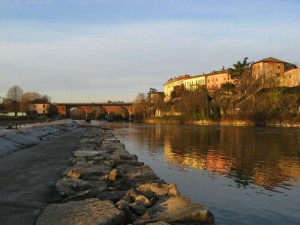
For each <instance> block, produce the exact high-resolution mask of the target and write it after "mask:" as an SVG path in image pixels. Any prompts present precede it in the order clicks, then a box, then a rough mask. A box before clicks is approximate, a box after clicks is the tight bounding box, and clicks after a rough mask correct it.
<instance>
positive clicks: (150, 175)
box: [117, 164, 159, 189]
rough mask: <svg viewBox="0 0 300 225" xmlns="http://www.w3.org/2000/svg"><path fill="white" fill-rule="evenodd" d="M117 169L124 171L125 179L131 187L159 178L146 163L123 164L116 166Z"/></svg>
mask: <svg viewBox="0 0 300 225" xmlns="http://www.w3.org/2000/svg"><path fill="white" fill-rule="evenodd" d="M117 169H119V170H120V171H121V172H123V173H124V175H125V176H126V180H127V182H128V183H129V184H130V186H131V187H136V186H139V185H141V184H144V183H148V182H154V181H156V180H158V179H159V178H158V177H157V176H156V174H155V173H154V172H153V170H152V169H151V168H150V167H149V166H146V165H143V166H134V165H130V164H123V165H120V166H117ZM128 189H129V188H128Z"/></svg>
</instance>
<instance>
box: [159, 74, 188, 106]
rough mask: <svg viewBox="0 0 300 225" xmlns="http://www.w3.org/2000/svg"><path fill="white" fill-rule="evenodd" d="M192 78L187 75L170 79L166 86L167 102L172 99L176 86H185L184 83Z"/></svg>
mask: <svg viewBox="0 0 300 225" xmlns="http://www.w3.org/2000/svg"><path fill="white" fill-rule="evenodd" d="M190 77H191V76H190V75H188V74H185V75H182V76H179V77H174V78H171V79H169V80H168V81H167V82H166V83H165V84H164V93H165V101H169V100H170V99H171V93H172V91H173V90H174V88H175V87H176V86H182V85H184V81H185V80H186V79H187V78H190Z"/></svg>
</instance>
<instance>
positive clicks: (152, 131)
mask: <svg viewBox="0 0 300 225" xmlns="http://www.w3.org/2000/svg"><path fill="white" fill-rule="evenodd" d="M107 126H111V127H112V128H116V129H114V130H113V132H114V133H115V135H116V136H117V137H118V138H120V139H121V141H122V142H124V143H125V145H126V148H127V150H128V151H130V153H133V154H136V155H138V157H139V160H140V161H143V162H145V163H146V164H148V165H150V167H151V168H152V169H153V170H154V171H155V172H156V173H157V174H158V176H160V177H161V178H163V179H165V180H166V181H167V182H170V183H175V184H176V185H177V186H178V188H179V190H180V192H181V193H182V194H183V195H186V196H188V197H190V198H191V199H192V200H193V201H196V202H198V203H203V204H205V205H206V206H208V207H209V208H210V209H211V210H212V212H213V213H214V215H215V219H216V224H220V225H221V224H222V225H230V224H240V225H251V224H264V225H274V224H291V225H294V224H299V221H300V215H299V208H300V202H299V197H300V129H295V128H291V129H290V128H283V129H281V128H249V127H248V128H247V127H209V126H207V127H197V126H174V125H149V124H141V125H140V124H130V123H129V124H128V123H127V124H125V123H123V124H117V123H110V124H107Z"/></svg>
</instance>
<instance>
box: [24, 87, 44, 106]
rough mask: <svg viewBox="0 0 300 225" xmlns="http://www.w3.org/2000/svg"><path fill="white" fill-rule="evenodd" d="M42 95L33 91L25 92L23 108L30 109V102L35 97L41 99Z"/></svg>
mask: <svg viewBox="0 0 300 225" xmlns="http://www.w3.org/2000/svg"><path fill="white" fill-rule="evenodd" d="M41 97H42V96H41V95H40V94H39V93H37V92H35V91H33V92H26V93H24V94H23V96H22V106H23V109H24V110H28V107H29V106H30V103H31V102H32V101H33V100H35V99H39V98H41Z"/></svg>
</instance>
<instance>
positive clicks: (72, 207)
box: [36, 199, 125, 225]
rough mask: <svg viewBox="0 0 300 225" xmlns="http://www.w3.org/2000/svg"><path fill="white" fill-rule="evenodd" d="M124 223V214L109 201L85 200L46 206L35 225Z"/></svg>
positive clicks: (110, 224)
mask: <svg viewBox="0 0 300 225" xmlns="http://www.w3.org/2000/svg"><path fill="white" fill-rule="evenodd" d="M124 222H125V215H124V212H122V211H120V210H118V209H117V208H115V206H114V204H113V203H112V202H111V201H100V200H98V199H87V200H84V201H71V202H67V203H63V204H51V205H49V206H47V207H46V208H45V210H44V211H43V213H42V214H41V215H40V216H39V218H38V219H37V221H36V225H49V224H55V225H74V224H88V225H115V224H120V225H123V224H125V223H124Z"/></svg>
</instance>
